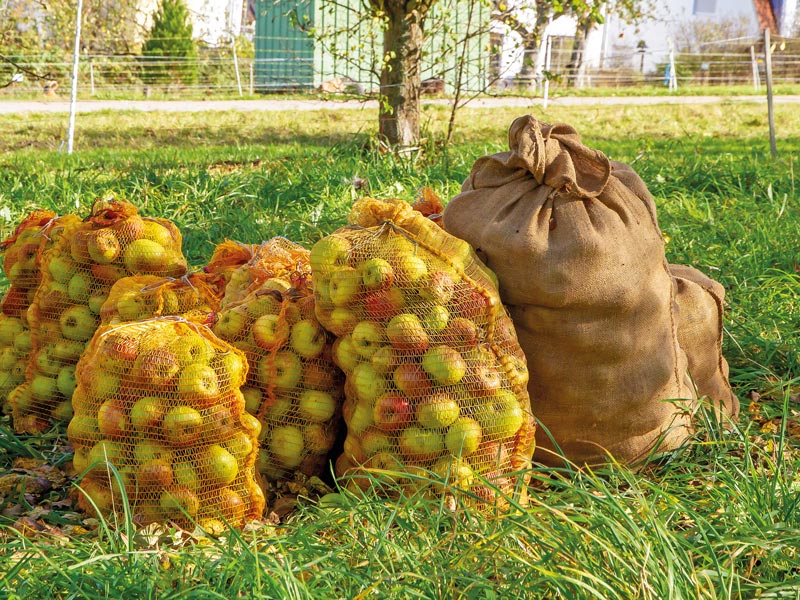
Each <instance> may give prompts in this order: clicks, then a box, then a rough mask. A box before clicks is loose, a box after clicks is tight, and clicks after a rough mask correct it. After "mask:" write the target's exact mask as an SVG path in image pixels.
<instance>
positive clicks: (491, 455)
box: [469, 436, 511, 473]
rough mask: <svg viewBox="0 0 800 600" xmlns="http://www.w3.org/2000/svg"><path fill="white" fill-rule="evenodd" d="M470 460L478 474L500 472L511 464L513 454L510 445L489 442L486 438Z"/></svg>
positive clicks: (493, 441) (495, 441)
mask: <svg viewBox="0 0 800 600" xmlns="http://www.w3.org/2000/svg"><path fill="white" fill-rule="evenodd" d="M469 460H470V462H471V463H472V464H473V466H474V468H475V471H477V472H478V473H484V472H486V471H498V470H499V469H500V468H501V467H504V466H507V465H509V464H510V463H509V461H510V460H511V452H510V450H509V447H508V444H504V443H501V442H499V441H497V440H489V439H486V436H484V438H483V440H482V441H481V443H480V445H479V446H478V449H477V450H476V451H475V453H474V454H473V455H472V456H470V458H469Z"/></svg>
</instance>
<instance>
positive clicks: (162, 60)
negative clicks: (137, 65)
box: [142, 0, 197, 83]
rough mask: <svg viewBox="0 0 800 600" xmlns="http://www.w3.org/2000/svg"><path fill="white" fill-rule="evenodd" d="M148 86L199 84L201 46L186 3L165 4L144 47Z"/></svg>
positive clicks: (173, 0)
mask: <svg viewBox="0 0 800 600" xmlns="http://www.w3.org/2000/svg"><path fill="white" fill-rule="evenodd" d="M142 55H143V56H144V57H145V61H144V79H145V81H146V82H148V83H162V82H171V81H176V80H177V81H182V82H183V83H194V82H195V81H197V46H196V44H195V41H194V39H193V37H192V22H191V21H190V19H189V10H188V9H187V8H186V4H184V2H183V0H161V1H160V3H159V5H158V10H157V11H156V14H155V16H154V18H153V26H152V28H151V29H150V32H149V33H148V35H147V39H146V40H145V42H144V46H142Z"/></svg>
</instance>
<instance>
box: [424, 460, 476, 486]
mask: <svg viewBox="0 0 800 600" xmlns="http://www.w3.org/2000/svg"><path fill="white" fill-rule="evenodd" d="M431 471H432V472H433V473H434V474H435V475H437V476H438V477H440V478H441V479H442V480H443V481H446V482H447V484H448V485H449V486H452V487H456V488H460V489H468V488H470V487H472V484H473V483H474V482H475V472H474V471H473V470H472V468H471V467H470V466H469V464H468V463H467V462H466V461H464V460H462V459H460V458H454V457H445V458H441V459H439V460H437V461H436V462H435V463H434V465H433V466H432V467H431Z"/></svg>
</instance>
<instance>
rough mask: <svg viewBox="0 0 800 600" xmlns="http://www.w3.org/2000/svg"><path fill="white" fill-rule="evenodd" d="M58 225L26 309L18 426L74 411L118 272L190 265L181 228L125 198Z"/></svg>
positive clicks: (178, 269) (16, 395) (16, 399)
mask: <svg viewBox="0 0 800 600" xmlns="http://www.w3.org/2000/svg"><path fill="white" fill-rule="evenodd" d="M59 229H60V230H59V231H58V232H56V234H57V238H58V239H57V240H55V241H54V242H53V245H52V247H51V248H50V249H48V250H47V251H46V252H44V253H43V254H42V258H41V273H42V276H41V282H40V285H39V287H38V288H37V290H36V294H35V296H34V300H33V303H32V304H31V306H30V309H29V310H28V322H29V325H30V327H31V346H32V349H31V354H30V359H29V361H28V365H27V369H26V373H25V383H24V384H22V385H21V386H20V387H18V388H17V389H16V390H14V392H13V393H12V394H13V397H12V399H11V404H12V413H13V417H14V428H15V429H16V430H17V431H18V432H31V433H35V432H40V431H43V430H46V429H47V428H48V427H49V425H50V421H51V420H53V421H57V422H64V421H67V420H69V418H70V417H71V415H72V405H71V403H70V398H71V396H72V392H73V390H74V389H75V364H76V363H77V361H78V358H79V357H80V355H81V353H82V352H83V350H84V348H85V346H86V344H87V342H88V341H89V340H90V339H91V337H92V335H93V334H94V332H95V329H97V326H98V325H99V314H100V309H101V308H102V306H103V303H104V302H105V300H106V299H107V298H108V294H109V292H110V290H111V286H112V285H113V284H114V283H115V282H116V281H117V280H118V279H121V278H122V277H127V276H129V275H135V274H143V273H144V274H151V275H157V276H161V277H164V276H170V277H180V276H181V275H183V274H184V273H185V272H186V259H185V258H184V257H183V254H182V252H181V235H180V232H179V231H178V229H177V227H175V225H173V224H172V223H170V222H169V221H166V220H163V219H148V218H142V217H140V216H139V215H138V214H137V211H136V207H134V206H133V205H132V204H130V203H128V202H123V201H119V200H105V199H104V200H98V201H97V202H95V203H94V205H93V207H92V211H91V213H90V215H89V216H88V217H87V218H86V219H84V220H83V221H78V222H75V221H74V220H73V221H71V222H70V223H67V224H65V225H64V226H63V227H62V228H59Z"/></svg>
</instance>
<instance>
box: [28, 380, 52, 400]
mask: <svg viewBox="0 0 800 600" xmlns="http://www.w3.org/2000/svg"><path fill="white" fill-rule="evenodd" d="M30 390H31V396H33V398H34V400H38V401H39V402H46V401H49V400H51V399H53V398H54V397H55V395H56V394H57V393H58V384H57V383H56V380H55V378H54V377H48V376H47V375H41V374H39V375H34V377H33V379H32V380H31V383H30Z"/></svg>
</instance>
